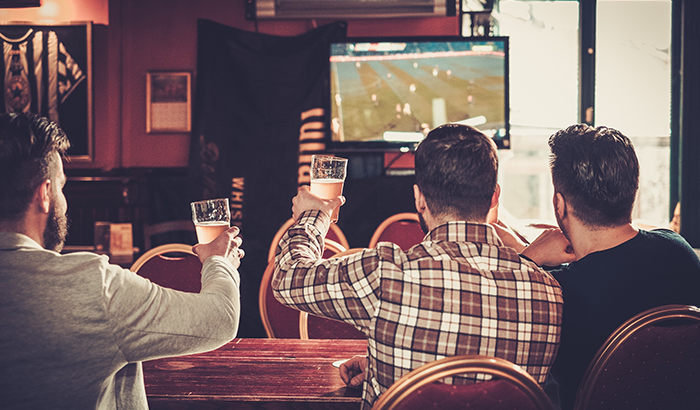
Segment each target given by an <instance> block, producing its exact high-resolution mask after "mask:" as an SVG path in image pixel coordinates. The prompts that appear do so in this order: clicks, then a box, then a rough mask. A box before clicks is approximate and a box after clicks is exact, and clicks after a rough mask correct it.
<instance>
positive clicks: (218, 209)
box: [190, 198, 231, 243]
mask: <svg viewBox="0 0 700 410" xmlns="http://www.w3.org/2000/svg"><path fill="white" fill-rule="evenodd" d="M190 206H191V207H192V222H194V227H195V230H196V231H197V240H198V241H199V243H209V242H211V241H213V240H214V239H216V237H217V236H219V235H220V234H221V233H222V232H224V231H225V230H227V229H228V228H229V223H230V222H231V212H230V211H229V208H228V198H219V199H207V200H204V201H197V202H192V203H191V204H190Z"/></svg>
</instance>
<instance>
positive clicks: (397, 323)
mask: <svg viewBox="0 0 700 410" xmlns="http://www.w3.org/2000/svg"><path fill="white" fill-rule="evenodd" d="M329 224H330V220H329V217H328V215H326V214H324V213H322V212H319V211H306V212H304V213H303V214H302V215H301V218H299V220H298V221H297V222H296V223H295V224H294V225H293V226H292V227H291V228H290V229H289V230H288V231H287V232H286V233H285V234H284V236H283V237H282V239H281V241H280V243H279V246H278V249H277V256H276V266H275V274H274V277H273V280H272V287H273V289H274V293H275V296H276V297H277V299H278V300H280V302H282V303H284V304H286V305H288V306H292V307H295V308H297V309H300V310H303V311H306V312H309V313H312V314H316V315H320V316H326V317H330V318H334V319H338V320H342V321H345V322H348V323H351V324H353V325H354V326H356V327H357V328H359V329H360V330H362V331H363V332H364V333H365V334H367V335H368V338H369V341H368V369H367V372H366V380H365V383H364V385H363V394H362V397H363V406H362V408H363V409H369V408H370V407H371V406H372V404H373V403H374V401H375V400H376V398H377V397H378V396H379V395H380V394H381V393H383V392H384V391H386V389H387V388H389V386H391V385H392V384H393V383H394V382H395V381H396V380H398V379H399V378H400V377H401V376H403V375H404V374H406V373H408V372H410V371H411V370H413V369H415V368H417V367H419V366H421V365H423V364H425V363H428V362H431V361H435V360H437V359H440V358H443V357H448V356H455V355H467V354H479V355H487V356H496V357H501V358H504V359H506V360H509V361H511V362H513V363H515V364H517V365H519V366H521V367H522V368H524V369H525V370H526V371H527V372H528V373H529V374H530V375H532V376H533V377H534V378H535V380H537V381H538V382H539V383H540V384H543V383H544V381H545V378H546V376H547V372H548V371H549V369H550V367H551V365H552V363H553V362H554V358H555V356H556V353H557V349H558V346H559V336H560V325H561V315H562V306H563V300H562V292H561V288H560V287H559V284H558V283H557V281H556V280H555V279H554V278H553V277H552V276H551V275H550V274H549V273H547V272H545V271H544V270H542V269H540V268H539V267H537V266H536V265H535V264H534V263H532V262H530V261H528V260H525V259H523V258H521V257H520V256H519V255H518V254H517V253H516V252H515V250H513V249H512V248H509V247H505V246H504V245H503V244H502V242H501V240H500V239H499V238H498V236H497V235H496V233H495V231H494V229H493V228H492V227H490V226H489V225H486V224H477V223H467V222H449V223H447V224H444V225H441V226H439V227H437V228H435V229H434V230H433V231H432V232H430V233H429V234H428V235H427V236H426V237H425V239H424V240H423V242H422V243H420V244H419V245H416V246H415V247H413V248H412V249H410V250H409V251H408V252H404V251H402V250H401V249H400V248H399V246H398V245H395V244H393V243H388V242H383V243H379V244H378V245H377V247H376V248H375V249H365V250H363V251H362V252H360V253H356V254H353V255H349V256H347V257H344V258H338V259H329V260H324V259H321V255H322V252H323V238H324V237H325V234H326V233H327V231H328V227H329ZM481 376H482V377H479V376H475V378H476V379H480V378H481V379H483V375H481Z"/></svg>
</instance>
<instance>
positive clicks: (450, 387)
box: [372, 355, 554, 410]
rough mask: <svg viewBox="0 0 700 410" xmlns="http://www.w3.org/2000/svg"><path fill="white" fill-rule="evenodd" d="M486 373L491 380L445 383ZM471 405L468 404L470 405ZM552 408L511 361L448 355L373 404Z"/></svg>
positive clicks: (405, 408) (392, 408)
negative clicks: (448, 380) (445, 381)
mask: <svg viewBox="0 0 700 410" xmlns="http://www.w3.org/2000/svg"><path fill="white" fill-rule="evenodd" d="M465 374H469V375H474V374H483V375H490V376H492V378H491V380H488V381H484V382H479V383H472V382H465V383H466V384H446V383H443V382H440V380H443V379H445V378H452V377H454V376H459V375H465ZM467 405H468V407H467ZM427 408H431V409H432V408H439V409H441V410H450V409H460V410H462V409H465V408H469V409H471V410H487V409H488V410H501V409H502V410H505V409H509V410H510V409H520V410H525V409H531V410H553V408H554V407H553V406H552V403H551V402H550V401H549V398H548V397H547V395H546V394H545V392H544V391H543V390H542V388H541V387H540V385H539V384H537V382H536V381H535V379H533V378H532V376H530V375H529V374H528V373H527V372H525V370H523V369H522V368H521V367H520V366H518V365H516V364H514V363H511V362H509V361H508V360H505V359H501V358H497V357H489V356H480V355H467V356H453V357H446V358H443V359H440V360H436V361H434V362H430V363H427V364H424V365H423V366H420V367H418V368H416V369H414V370H413V371H411V372H410V373H408V374H406V375H404V376H403V377H401V378H400V379H399V380H397V381H396V382H395V383H394V384H393V385H392V386H391V387H389V389H388V390H387V391H385V392H384V393H383V394H382V395H381V396H379V399H377V401H376V402H375V403H374V406H373V407H372V409H373V410H413V409H415V410H424V409H427Z"/></svg>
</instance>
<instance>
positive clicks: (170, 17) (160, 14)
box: [69, 0, 459, 169]
mask: <svg viewBox="0 0 700 410" xmlns="http://www.w3.org/2000/svg"><path fill="white" fill-rule="evenodd" d="M95 1H99V0H95ZM244 5H245V0H206V1H202V0H148V1H143V0H121V1H118V0H110V1H109V25H108V27H100V26H98V27H97V28H96V30H95V37H96V38H95V41H94V44H95V45H94V73H95V75H94V96H95V160H94V161H93V163H91V164H70V165H69V167H72V168H103V169H110V168H118V167H182V166H186V165H187V158H188V150H189V140H190V136H189V134H187V133H173V134H148V133H146V73H147V72H148V71H156V70H173V71H183V70H186V71H191V72H192V73H194V77H193V83H196V64H197V61H196V60H197V47H196V44H197V20H198V19H200V18H204V19H210V20H213V21H216V22H218V23H222V24H226V25H229V26H233V27H237V28H240V29H243V30H249V31H256V30H257V31H259V32H261V33H266V34H274V35H298V34H301V33H304V32H306V31H308V30H310V29H312V28H313V27H315V26H320V25H323V24H326V23H329V22H330V21H329V20H317V21H314V20H265V21H259V22H258V23H257V27H256V23H255V22H252V21H247V20H245V17H244ZM458 34H459V23H458V19H457V17H436V18H420V19H415V18H414V19H396V18H391V19H383V20H381V21H378V20H369V19H356V20H348V35H349V36H400V35H458Z"/></svg>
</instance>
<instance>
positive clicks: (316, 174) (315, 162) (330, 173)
mask: <svg viewBox="0 0 700 410" xmlns="http://www.w3.org/2000/svg"><path fill="white" fill-rule="evenodd" d="M347 168H348V160H347V159H346V158H338V157H333V156H329V155H312V156H311V193H312V194H314V195H316V196H317V197H319V198H323V199H333V198H335V197H337V196H340V195H342V194H343V183H344V182H345V174H346V172H347ZM339 210H340V207H337V208H335V209H334V210H333V214H332V215H331V222H338V211H339Z"/></svg>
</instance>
